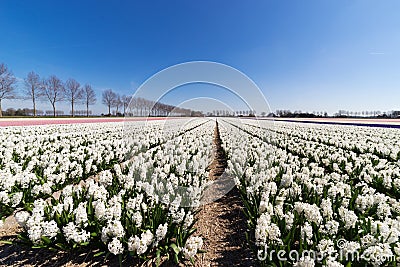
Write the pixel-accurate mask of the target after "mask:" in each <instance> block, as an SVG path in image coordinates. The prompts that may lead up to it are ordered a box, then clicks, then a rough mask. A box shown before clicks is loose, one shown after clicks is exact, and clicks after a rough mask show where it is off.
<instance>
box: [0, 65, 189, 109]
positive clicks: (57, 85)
mask: <svg viewBox="0 0 400 267" xmlns="http://www.w3.org/2000/svg"><path fill="white" fill-rule="evenodd" d="M16 84H17V79H16V77H15V76H14V75H13V74H12V72H11V71H10V70H9V69H8V67H7V66H6V65H5V64H3V63H0V117H1V116H2V115H3V114H2V107H1V104H2V100H3V99H15V98H19V99H29V100H31V101H32V107H33V109H32V110H33V116H36V115H37V110H36V104H37V102H38V101H43V100H45V101H48V102H49V103H50V104H51V106H52V109H53V116H56V115H59V114H60V113H59V112H57V110H56V105H57V103H59V102H61V101H66V102H68V103H70V105H71V115H72V116H75V106H76V105H77V104H84V105H85V107H86V115H87V116H89V114H90V113H91V112H90V111H89V106H90V105H94V104H95V103H96V101H97V99H96V94H95V91H94V90H93V88H92V86H91V85H90V84H85V85H83V86H82V85H81V84H80V83H79V82H78V81H76V80H75V79H72V78H70V79H68V80H67V81H65V82H63V81H62V80H61V79H60V78H58V77H57V76H56V75H51V76H49V77H47V78H42V77H40V76H39V75H38V74H37V73H35V72H33V71H31V72H29V73H28V75H27V76H26V77H25V79H24V87H23V90H22V93H23V94H22V96H21V95H18V93H17V90H16ZM102 103H103V104H104V105H106V106H107V108H108V114H109V115H111V108H115V109H116V110H115V113H116V115H119V114H121V115H122V114H124V115H128V116H168V115H177V116H191V115H193V111H192V110H190V109H185V108H180V107H176V106H173V105H168V104H164V103H160V102H156V101H151V100H147V99H144V98H133V99H132V101H131V97H129V96H126V95H122V96H121V95H119V94H118V93H116V92H114V91H113V90H112V89H108V90H105V91H103V94H102ZM128 107H129V108H128ZM121 109H122V110H121ZM46 114H47V112H46Z"/></svg>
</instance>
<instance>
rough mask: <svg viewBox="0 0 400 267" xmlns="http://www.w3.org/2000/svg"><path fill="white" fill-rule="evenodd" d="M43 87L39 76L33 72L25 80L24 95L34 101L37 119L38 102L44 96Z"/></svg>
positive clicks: (34, 111) (34, 112) (34, 113)
mask: <svg viewBox="0 0 400 267" xmlns="http://www.w3.org/2000/svg"><path fill="white" fill-rule="evenodd" d="M42 86H43V85H42V83H41V81H40V77H39V75H38V74H36V73H35V72H33V71H31V72H29V73H28V75H27V76H26V78H25V90H24V93H25V94H26V95H27V96H28V97H29V98H30V99H32V104H33V116H34V117H36V100H37V99H38V98H39V97H41V96H42V92H41V87H42Z"/></svg>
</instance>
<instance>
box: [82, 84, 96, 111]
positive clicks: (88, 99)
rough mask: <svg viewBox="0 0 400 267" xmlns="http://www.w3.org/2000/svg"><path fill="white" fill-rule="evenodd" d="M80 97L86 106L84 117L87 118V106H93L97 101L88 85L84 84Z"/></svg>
mask: <svg viewBox="0 0 400 267" xmlns="http://www.w3.org/2000/svg"><path fill="white" fill-rule="evenodd" d="M82 97H83V101H84V102H85V104H86V117H89V105H94V104H95V103H96V101H97V99H96V94H95V92H94V90H93V88H92V86H91V85H90V84H85V86H84V87H83V94H82Z"/></svg>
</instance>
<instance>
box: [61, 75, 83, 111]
mask: <svg viewBox="0 0 400 267" xmlns="http://www.w3.org/2000/svg"><path fill="white" fill-rule="evenodd" d="M82 94H83V91H82V88H81V85H80V83H78V82H77V81H76V80H74V79H68V80H67V82H66V83H65V98H66V99H67V100H68V102H69V103H71V114H72V117H74V116H75V112H74V105H75V103H76V102H78V101H79V100H82Z"/></svg>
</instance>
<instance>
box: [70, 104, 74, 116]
mask: <svg viewBox="0 0 400 267" xmlns="http://www.w3.org/2000/svg"><path fill="white" fill-rule="evenodd" d="M71 108H72V110H71V111H72V117H74V100H72V101H71Z"/></svg>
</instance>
